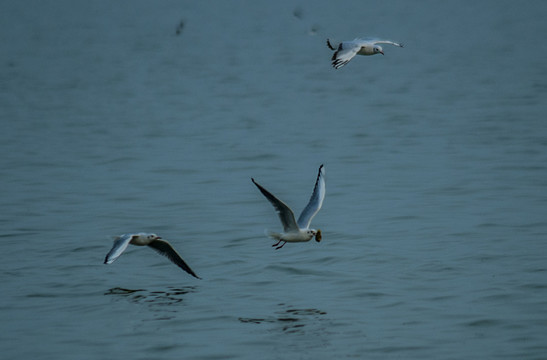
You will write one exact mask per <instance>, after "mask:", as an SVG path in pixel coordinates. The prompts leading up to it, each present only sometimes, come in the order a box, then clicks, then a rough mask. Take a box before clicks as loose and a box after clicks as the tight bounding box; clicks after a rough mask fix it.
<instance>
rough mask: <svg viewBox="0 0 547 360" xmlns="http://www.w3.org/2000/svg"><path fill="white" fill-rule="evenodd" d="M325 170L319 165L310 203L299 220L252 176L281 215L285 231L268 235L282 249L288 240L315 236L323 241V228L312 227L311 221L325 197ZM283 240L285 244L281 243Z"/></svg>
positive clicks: (295, 240)
mask: <svg viewBox="0 0 547 360" xmlns="http://www.w3.org/2000/svg"><path fill="white" fill-rule="evenodd" d="M324 175H325V170H324V168H323V165H321V166H320V167H319V173H318V174H317V180H316V181H315V187H314V188H313V193H312V195H311V198H310V201H309V202H308V205H306V207H305V208H304V210H302V213H301V214H300V217H299V218H298V221H296V220H295V218H294V213H293V212H292V210H291V209H290V208H289V207H288V206H287V205H286V204H285V203H284V202H283V201H281V200H279V199H278V198H276V197H275V196H273V195H272V194H271V193H270V192H269V191H268V190H266V189H264V188H263V187H262V186H260V185H259V184H258V183H257V182H256V181H255V179H253V178H251V180H252V181H253V183H254V184H255V185H256V186H257V187H258V190H260V192H261V193H262V194H263V195H264V196H265V197H266V199H268V200H269V201H270V202H271V203H272V205H273V206H274V208H275V210H276V211H277V213H278V215H279V219H280V220H281V223H282V224H283V233H276V232H268V235H269V236H270V237H272V238H274V239H276V240H278V242H277V243H276V244H274V245H272V246H277V247H276V250H277V249H281V248H282V247H283V246H284V245H285V244H286V243H287V242H306V241H310V240H311V239H312V238H313V237H314V236H315V241H317V242H319V241H321V230H319V229H318V230H315V229H310V228H309V227H310V223H311V220H312V219H313V217H314V216H315V214H317V212H318V211H319V209H321V206H322V205H323V200H324V199H325V177H324ZM281 242H283V244H281V245H279V244H280V243H281Z"/></svg>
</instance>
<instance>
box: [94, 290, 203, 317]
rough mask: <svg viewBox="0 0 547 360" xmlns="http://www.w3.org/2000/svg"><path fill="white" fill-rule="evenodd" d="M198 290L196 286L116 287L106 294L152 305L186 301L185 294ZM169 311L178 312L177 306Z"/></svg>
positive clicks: (166, 304) (168, 304)
mask: <svg viewBox="0 0 547 360" xmlns="http://www.w3.org/2000/svg"><path fill="white" fill-rule="evenodd" d="M195 291H196V288H195V287H194V286H186V287H182V288H180V287H169V288H168V290H166V291H149V290H145V289H124V288H121V287H115V288H112V289H109V290H108V291H107V292H105V293H104V294H105V295H111V296H115V297H119V298H123V299H127V300H129V301H131V302H133V303H147V304H150V305H152V306H162V307H166V306H170V305H174V304H178V303H181V302H183V301H184V295H186V294H189V293H193V292H195ZM165 310H167V311H172V312H176V311H177V308H174V307H173V308H168V309H167V308H166V309H165Z"/></svg>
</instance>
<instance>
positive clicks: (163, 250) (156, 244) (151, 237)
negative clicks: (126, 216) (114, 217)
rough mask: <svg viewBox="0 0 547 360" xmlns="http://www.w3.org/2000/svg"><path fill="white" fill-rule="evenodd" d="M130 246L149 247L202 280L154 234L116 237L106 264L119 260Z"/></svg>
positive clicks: (105, 260)
mask: <svg viewBox="0 0 547 360" xmlns="http://www.w3.org/2000/svg"><path fill="white" fill-rule="evenodd" d="M129 244H133V245H138V246H145V245H148V246H150V247H151V248H153V249H154V250H156V251H157V252H158V253H160V254H161V255H163V256H166V257H167V258H168V259H169V260H171V261H172V262H173V263H174V264H175V265H177V266H178V267H180V268H181V269H182V270H184V271H186V272H187V273H188V274H190V275H192V276H193V277H195V278H198V279H199V278H200V277H199V276H197V275H196V273H194V271H192V269H190V267H189V266H188V265H187V264H186V263H185V262H184V260H182V258H181V257H180V255H179V254H178V253H177V252H176V251H175V249H173V247H172V246H171V244H169V243H168V242H167V241H165V240H163V239H162V238H161V237H159V236H158V235H156V234H152V233H137V234H123V235H120V236H118V237H116V239H114V246H112V249H111V250H110V251H109V252H108V254H106V257H105V259H104V263H105V264H112V263H113V262H114V260H116V259H117V258H119V257H120V255H121V254H122V253H123V252H124V251H125V249H127V246H128V245H129Z"/></svg>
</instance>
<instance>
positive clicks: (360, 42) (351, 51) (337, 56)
mask: <svg viewBox="0 0 547 360" xmlns="http://www.w3.org/2000/svg"><path fill="white" fill-rule="evenodd" d="M379 44H389V45H393V46H398V47H403V44H400V43H396V42H393V41H389V40H378V39H355V40H352V41H343V42H341V43H340V44H338V45H333V44H332V43H331V42H330V40H329V39H327V46H328V48H329V49H331V50H333V51H334V55H332V59H331V60H332V66H333V67H334V68H335V69H339V68H341V67H342V66H344V65H346V64H347V63H348V62H349V61H350V60H351V59H353V57H354V56H355V55H376V54H382V55H384V49H382V47H381V46H380V45H379Z"/></svg>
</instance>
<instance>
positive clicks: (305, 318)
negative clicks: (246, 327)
mask: <svg viewBox="0 0 547 360" xmlns="http://www.w3.org/2000/svg"><path fill="white" fill-rule="evenodd" d="M279 306H281V307H286V305H285V304H279ZM326 314H327V313H326V312H325V311H322V310H319V309H313V308H310V309H283V310H278V311H276V313H275V315H273V316H268V317H264V318H245V317H240V318H239V321H241V322H242V323H249V324H264V323H269V324H279V325H281V328H282V331H283V332H286V333H296V332H302V331H303V330H304V329H303V328H304V327H305V326H306V325H307V324H310V323H315V322H317V321H320V320H322V317H323V316H324V315H326Z"/></svg>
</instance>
